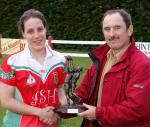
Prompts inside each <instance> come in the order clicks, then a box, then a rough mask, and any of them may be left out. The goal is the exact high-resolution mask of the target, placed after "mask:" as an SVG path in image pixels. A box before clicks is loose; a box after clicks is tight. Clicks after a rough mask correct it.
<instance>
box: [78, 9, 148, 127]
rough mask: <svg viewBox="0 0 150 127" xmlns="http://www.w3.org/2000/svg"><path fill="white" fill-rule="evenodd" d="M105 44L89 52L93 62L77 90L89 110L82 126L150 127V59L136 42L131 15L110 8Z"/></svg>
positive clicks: (106, 23) (105, 25)
mask: <svg viewBox="0 0 150 127" xmlns="http://www.w3.org/2000/svg"><path fill="white" fill-rule="evenodd" d="M102 31H103V34H104V37H105V41H106V44H104V45H103V46H100V47H98V48H96V49H94V50H93V51H92V52H90V53H89V55H90V57H91V59H92V60H93V64H92V66H91V68H90V69H89V70H88V71H87V73H86V75H85V77H84V79H83V81H82V83H81V85H80V86H79V87H78V88H77V89H76V91H75V93H76V95H77V96H79V97H80V98H81V99H82V101H83V102H84V103H86V104H83V105H84V106H85V107H86V108H87V110H86V111H84V112H82V113H79V114H78V116H81V117H83V118H84V120H83V123H82V127H96V126H97V127H98V126H100V127H150V94H149V92H150V60H149V58H148V57H147V56H145V55H144V54H143V53H142V52H141V51H140V50H139V49H137V47H136V46H135V41H134V39H133V36H132V34H133V25H132V21H131V16H130V14H129V13H127V12H126V11H125V10H123V9H119V10H109V11H107V12H106V13H105V14H104V17H103V19H102Z"/></svg>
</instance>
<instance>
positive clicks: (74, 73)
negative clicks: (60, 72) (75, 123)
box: [55, 56, 86, 114]
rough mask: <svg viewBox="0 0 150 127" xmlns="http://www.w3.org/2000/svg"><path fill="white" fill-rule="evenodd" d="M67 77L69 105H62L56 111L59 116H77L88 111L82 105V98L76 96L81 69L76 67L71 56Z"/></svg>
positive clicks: (65, 87)
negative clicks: (75, 91)
mask: <svg viewBox="0 0 150 127" xmlns="http://www.w3.org/2000/svg"><path fill="white" fill-rule="evenodd" d="M66 60H67V72H68V73H67V76H66V79H65V83H64V90H65V93H66V98H67V105H61V106H60V107H58V108H57V109H56V110H55V111H56V112H57V113H59V114H77V113H80V112H83V111H85V110H86V108H85V107H84V106H83V105H81V98H79V97H78V96H76V95H75V94H74V90H75V88H76V82H77V80H78V79H79V77H80V72H81V71H82V68H81V67H74V65H73V60H72V57H71V56H66Z"/></svg>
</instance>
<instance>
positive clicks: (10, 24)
mask: <svg viewBox="0 0 150 127" xmlns="http://www.w3.org/2000/svg"><path fill="white" fill-rule="evenodd" d="M0 5H1V6H0V24H1V25H0V34H2V35H3V37H5V38H21V35H20V34H19V33H18V31H17V21H18V20H19V17H20V16H21V15H22V13H23V12H24V11H26V10H28V9H31V8H34V9H38V10H40V11H41V12H43V13H44V15H45V17H46V19H47V21H48V26H49V27H48V33H47V35H51V36H52V37H53V38H54V39H55V40H95V41H97V40H104V38H103V34H102V32H101V18H102V16H103V14H104V12H105V11H106V10H108V9H116V8H124V9H126V10H128V11H129V12H130V13H131V15H132V20H133V25H134V36H135V38H136V40H137V41H150V29H149V28H150V1H149V0H36V1H35V0H23V1H22V0H1V2H0ZM65 47H67V46H64V45H63V48H65ZM71 47H72V48H73V49H76V46H73V45H72V46H71ZM81 47H83V46H80V48H81ZM90 47H91V46H90ZM56 48H57V46H56ZM69 49H70V47H69ZM85 49H86V50H89V46H88V48H85Z"/></svg>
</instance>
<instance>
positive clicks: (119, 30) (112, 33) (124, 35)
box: [102, 13, 133, 52]
mask: <svg viewBox="0 0 150 127" xmlns="http://www.w3.org/2000/svg"><path fill="white" fill-rule="evenodd" d="M102 26H103V27H102V30H103V34H104V38H105V40H106V42H107V44H108V46H109V47H110V48H111V49H112V50H114V51H116V52H118V51H120V50H122V49H124V48H126V47H127V46H128V45H129V43H130V42H129V40H130V36H131V35H132V33H133V27H132V25H130V26H129V28H127V27H126V24H125V22H124V20H123V18H122V16H121V15H120V14H119V13H112V14H109V15H106V16H105V18H104V20H103V22H102Z"/></svg>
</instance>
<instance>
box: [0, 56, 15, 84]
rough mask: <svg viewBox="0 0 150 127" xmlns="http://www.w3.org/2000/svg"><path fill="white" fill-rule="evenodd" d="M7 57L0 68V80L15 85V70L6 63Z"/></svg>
mask: <svg viewBox="0 0 150 127" xmlns="http://www.w3.org/2000/svg"><path fill="white" fill-rule="evenodd" d="M8 59H9V57H8V58H6V59H4V61H3V63H2V65H1V68H0V81H1V82H3V83H6V84H8V85H11V86H15V85H16V83H15V82H16V81H15V80H16V78H15V71H14V69H13V68H12V67H11V65H9V64H8Z"/></svg>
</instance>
